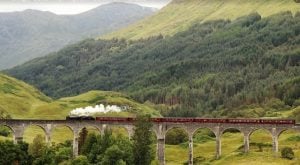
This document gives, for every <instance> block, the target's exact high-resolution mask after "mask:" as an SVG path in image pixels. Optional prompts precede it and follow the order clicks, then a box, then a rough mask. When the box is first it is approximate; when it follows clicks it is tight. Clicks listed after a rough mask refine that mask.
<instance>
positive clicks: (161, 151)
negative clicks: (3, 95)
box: [0, 119, 300, 165]
mask: <svg viewBox="0 0 300 165" xmlns="http://www.w3.org/2000/svg"><path fill="white" fill-rule="evenodd" d="M0 125H4V126H7V127H9V128H10V129H11V130H12V132H13V139H14V142H15V143H17V142H18V141H21V140H23V134H24V130H25V129H26V127H28V126H30V125H36V126H39V127H40V128H42V129H43V130H44V131H45V135H46V136H45V137H46V142H47V143H50V142H51V134H52V130H53V128H55V127H57V126H66V127H69V128H70V130H72V132H73V135H74V138H73V155H74V156H77V155H78V136H79V132H80V130H81V129H83V128H84V127H95V128H97V129H98V130H99V131H100V133H103V131H104V129H105V128H109V127H110V126H121V127H124V128H126V130H127V131H128V134H129V137H131V136H132V135H133V133H134V124H133V123H132V122H117V121H95V120H86V121H80V120H79V121H77V120H13V119H12V120H0ZM172 128H182V129H184V130H185V131H186V132H187V134H188V137H189V155H188V156H189V165H192V164H193V135H194V134H195V132H196V131H197V130H198V129H201V128H208V129H210V130H211V131H212V132H213V133H214V134H215V136H216V138H215V139H216V153H215V156H216V158H217V159H218V158H219V157H220V156H221V136H222V134H223V132H224V131H225V130H227V129H230V128H234V129H237V130H239V131H240V132H241V133H242V134H243V136H244V152H248V151H249V143H250V142H249V137H250V135H251V134H252V133H253V132H254V131H255V130H257V129H264V130H267V131H268V132H269V133H270V135H272V144H273V151H274V152H278V145H279V144H278V137H279V136H280V134H281V133H282V132H284V131H286V130H296V131H298V132H299V133H300V125H297V124H241V123H239V124H236V123H234V124H232V123H188V122H187V123H180V122H153V128H152V129H153V132H154V133H155V134H156V137H157V158H158V160H159V162H160V164H161V165H164V164H165V136H166V133H167V132H168V131H169V130H170V129H172Z"/></svg>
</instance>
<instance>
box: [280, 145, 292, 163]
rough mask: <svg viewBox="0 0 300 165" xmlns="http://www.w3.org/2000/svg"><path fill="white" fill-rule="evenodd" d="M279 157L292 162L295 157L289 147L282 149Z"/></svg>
mask: <svg viewBox="0 0 300 165" xmlns="http://www.w3.org/2000/svg"><path fill="white" fill-rule="evenodd" d="M281 157H282V158H285V159H289V160H292V159H294V157H295V154H294V151H293V150H292V148H291V147H284V148H283V149H282V150H281Z"/></svg>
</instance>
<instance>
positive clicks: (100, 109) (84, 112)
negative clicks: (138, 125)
mask: <svg viewBox="0 0 300 165" xmlns="http://www.w3.org/2000/svg"><path fill="white" fill-rule="evenodd" d="M127 109H128V107H127V106H122V107H120V106H117V105H107V106H104V105H103V104H100V105H96V106H95V107H92V106H88V107H84V108H76V109H74V110H72V111H71V112H70V116H91V115H93V114H97V113H108V112H117V113H119V112H122V111H125V110H127Z"/></svg>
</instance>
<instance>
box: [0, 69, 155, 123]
mask: <svg viewBox="0 0 300 165" xmlns="http://www.w3.org/2000/svg"><path fill="white" fill-rule="evenodd" d="M0 100H1V103H0V112H2V113H3V115H10V116H11V117H12V118H36V119H64V118H65V117H66V115H68V113H69V111H70V110H72V109H75V108H79V107H86V106H94V105H97V104H105V105H107V104H108V105H122V106H125V105H126V106H129V107H131V108H130V109H129V111H128V112H122V113H120V114H109V115H126V116H128V115H134V114H136V113H148V114H152V115H154V116H159V113H158V112H157V111H155V110H154V109H152V108H150V107H148V106H146V105H143V104H139V103H137V102H135V101H133V100H132V99H130V98H129V97H128V96H126V95H124V94H121V93H117V92H105V91H90V92H87V93H84V94H81V95H78V96H75V97H67V98H61V99H58V100H52V99H51V98H49V97H47V96H45V95H44V94H43V93H41V92H40V91H38V90H37V89H36V88H34V87H32V86H30V85H28V84H26V83H24V82H22V81H19V80H17V79H15V78H12V77H9V76H6V75H3V74H0ZM4 117H5V116H4Z"/></svg>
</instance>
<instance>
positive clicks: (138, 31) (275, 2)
mask: <svg viewBox="0 0 300 165" xmlns="http://www.w3.org/2000/svg"><path fill="white" fill-rule="evenodd" d="M299 10H300V3H295V2H294V0H251V1H249V0H173V2H171V3H170V4H169V5H167V6H166V7H165V8H163V9H162V10H161V11H159V12H158V13H157V14H155V15H153V16H152V17H149V18H146V19H144V20H142V21H140V22H138V23H136V24H134V25H131V26H129V27H127V28H124V29H123V30H119V31H117V32H113V33H111V34H109V35H106V36H104V38H112V37H117V38H127V39H139V38H142V37H144V38H145V37H149V36H154V35H159V34H163V35H173V34H176V33H177V32H180V31H184V30H187V29H188V28H189V27H190V26H191V25H192V24H194V23H199V22H205V21H208V20H217V19H231V20H234V19H236V18H238V17H241V16H245V15H248V14H250V13H253V12H258V13H259V14H260V15H261V16H262V17H267V16H270V15H273V14H276V13H278V12H282V11H292V12H293V13H295V12H296V11H299Z"/></svg>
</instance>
